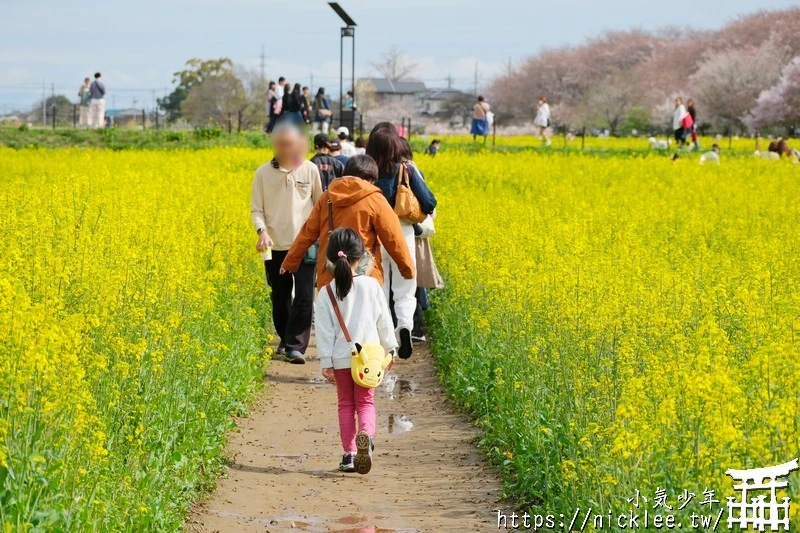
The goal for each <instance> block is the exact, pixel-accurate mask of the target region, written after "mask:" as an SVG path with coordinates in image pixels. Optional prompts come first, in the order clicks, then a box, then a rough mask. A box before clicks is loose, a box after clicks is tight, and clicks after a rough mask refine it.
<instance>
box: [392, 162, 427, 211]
mask: <svg viewBox="0 0 800 533" xmlns="http://www.w3.org/2000/svg"><path fill="white" fill-rule="evenodd" d="M394 212H395V213H396V214H397V216H398V218H400V220H401V221H403V222H406V223H408V224H419V223H420V222H422V221H423V220H425V218H426V217H427V216H428V215H426V214H425V213H423V212H422V207H420V205H419V200H418V199H417V197H416V195H415V194H414V191H412V190H411V185H410V184H409V177H408V169H407V168H406V166H405V164H403V165H400V169H399V170H398V171H397V194H396V195H395V200H394Z"/></svg>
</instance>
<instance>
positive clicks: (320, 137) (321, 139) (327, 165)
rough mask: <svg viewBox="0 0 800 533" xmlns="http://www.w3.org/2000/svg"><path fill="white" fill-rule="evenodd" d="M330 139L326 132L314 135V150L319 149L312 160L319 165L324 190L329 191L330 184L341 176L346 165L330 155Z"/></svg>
mask: <svg viewBox="0 0 800 533" xmlns="http://www.w3.org/2000/svg"><path fill="white" fill-rule="evenodd" d="M329 142H330V140H329V139H328V136H327V135H325V134H324V133H317V134H316V135H315V136H314V150H316V151H317V153H316V154H314V157H312V158H311V162H312V163H314V164H315V165H317V168H318V169H319V177H320V179H321V180H322V190H323V191H327V190H328V186H329V185H330V184H331V182H332V181H333V180H335V179H336V178H341V177H342V173H343V172H344V165H343V164H342V162H341V161H339V160H338V159H336V158H335V157H333V156H332V155H330V150H329V149H328V143H329Z"/></svg>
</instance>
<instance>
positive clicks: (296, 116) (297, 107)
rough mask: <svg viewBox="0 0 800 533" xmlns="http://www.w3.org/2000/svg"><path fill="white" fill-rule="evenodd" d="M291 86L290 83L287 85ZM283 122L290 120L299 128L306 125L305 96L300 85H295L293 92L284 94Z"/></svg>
mask: <svg viewBox="0 0 800 533" xmlns="http://www.w3.org/2000/svg"><path fill="white" fill-rule="evenodd" d="M286 86H287V87H288V86H289V83H288V82H287V83H286ZM281 120H289V121H291V122H292V123H293V124H296V125H298V126H300V125H303V124H305V120H304V119H303V94H302V92H301V91H300V84H299V83H295V84H294V88H293V89H292V90H291V91H288V90H287V91H286V92H284V93H283V110H282V111H281Z"/></svg>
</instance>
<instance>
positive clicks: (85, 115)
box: [78, 78, 92, 128]
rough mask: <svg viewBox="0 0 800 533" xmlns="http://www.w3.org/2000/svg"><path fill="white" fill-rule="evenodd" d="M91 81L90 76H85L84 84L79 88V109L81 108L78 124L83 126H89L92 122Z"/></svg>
mask: <svg viewBox="0 0 800 533" xmlns="http://www.w3.org/2000/svg"><path fill="white" fill-rule="evenodd" d="M90 81H91V80H90V79H89V78H85V79H84V80H83V85H81V87H80V89H78V100H79V101H78V109H80V118H79V121H78V126H80V127H81V128H88V127H89V123H90V117H91V108H90V107H89V106H90V105H91V103H92V92H91V91H90V90H89V87H90Z"/></svg>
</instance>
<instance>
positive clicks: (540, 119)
mask: <svg viewBox="0 0 800 533" xmlns="http://www.w3.org/2000/svg"><path fill="white" fill-rule="evenodd" d="M533 125H534V126H536V127H537V128H539V138H540V139H542V142H544V144H545V146H550V137H549V136H548V135H547V129H548V128H549V127H550V104H548V103H547V97H546V96H540V97H539V103H538V104H537V105H536V118H534V119H533Z"/></svg>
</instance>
